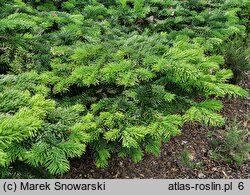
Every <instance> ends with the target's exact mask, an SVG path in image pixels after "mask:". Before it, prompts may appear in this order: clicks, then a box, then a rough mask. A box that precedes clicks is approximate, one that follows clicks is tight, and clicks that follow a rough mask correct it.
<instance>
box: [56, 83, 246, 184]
mask: <svg viewBox="0 0 250 195" xmlns="http://www.w3.org/2000/svg"><path fill="white" fill-rule="evenodd" d="M241 86H242V87H243V88H245V89H247V90H248V91H250V82H249V81H248V82H242V83H241ZM223 102H224V108H223V109H222V110H221V114H222V115H223V116H224V117H226V118H228V122H226V124H225V125H224V126H223V127H220V128H206V127H204V126H201V125H198V124H193V125H191V124H186V125H184V126H183V129H182V133H181V135H179V136H176V137H173V138H172V139H171V140H170V141H169V142H168V143H166V144H165V145H163V146H162V150H161V154H160V155H159V156H158V157H156V156H153V155H148V154H145V156H144V157H143V160H142V161H141V162H140V163H138V164H134V163H133V162H132V161H131V159H130V158H119V157H116V156H113V157H112V158H111V159H110V161H109V166H108V167H107V168H105V169H99V168H96V166H95V163H94V160H93V155H92V154H91V153H89V154H85V155H84V156H83V157H82V158H81V159H72V161H71V170H70V171H69V172H68V173H67V174H65V175H63V176H61V177H60V178H68V179H115V178H122V179H133V178H145V179H146V178H158V179H164V178H168V179H178V178H183V179H184V178H186V179H188V178H196V179H198V178H200V179H204V178H206V179H215V178H216V179H220V178H225V179H230V178H234V179H237V178H241V179H243V178H245V179H246V178H250V154H249V155H248V160H246V161H245V162H244V163H243V164H242V165H241V166H237V165H236V164H234V163H226V162H223V161H215V160H213V159H212V158H211V155H210V154H211V151H212V150H213V145H212V144H211V139H212V138H211V136H209V135H211V134H213V135H216V136H217V137H218V136H220V135H221V134H222V132H223V131H225V129H226V128H227V126H229V125H230V124H231V122H230V121H232V120H233V119H234V120H237V121H238V122H240V123H241V124H242V125H243V126H244V127H245V128H246V129H248V130H249V131H250V98H246V99H233V100H229V99H223ZM247 117H248V118H247ZM247 141H248V142H249V143H250V137H249V138H248V139H247ZM183 151H188V152H189V158H190V159H191V160H192V162H193V163H194V164H196V165H198V166H194V167H192V168H190V167H189V166H185V165H184V164H183V163H182V161H181V156H183Z"/></svg>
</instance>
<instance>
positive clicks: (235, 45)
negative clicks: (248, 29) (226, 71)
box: [224, 37, 250, 83]
mask: <svg viewBox="0 0 250 195" xmlns="http://www.w3.org/2000/svg"><path fill="white" fill-rule="evenodd" d="M224 55H225V65H226V67H227V68H230V69H231V70H232V71H233V73H234V77H233V82H234V83H239V82H240V81H241V80H243V79H244V78H246V73H247V71H250V38H249V37H246V38H236V39H234V40H233V41H230V42H229V43H228V44H227V45H226V49H225V54H224Z"/></svg>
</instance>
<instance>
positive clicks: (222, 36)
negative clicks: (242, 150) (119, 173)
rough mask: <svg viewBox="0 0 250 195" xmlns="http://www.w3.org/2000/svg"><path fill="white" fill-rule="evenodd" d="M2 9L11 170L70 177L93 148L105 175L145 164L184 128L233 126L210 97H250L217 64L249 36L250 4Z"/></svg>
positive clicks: (74, 2) (71, 0)
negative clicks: (121, 161) (116, 166)
mask: <svg viewBox="0 0 250 195" xmlns="http://www.w3.org/2000/svg"><path fill="white" fill-rule="evenodd" d="M0 3H1V6H0V34H1V36H0V40H1V45H0V74H1V75H0V165H1V166H5V167H7V166H9V165H10V164H11V163H13V162H15V161H17V160H18V161H22V162H24V163H27V164H29V165H31V166H33V167H41V166H42V167H45V168H46V169H47V170H48V171H49V172H50V173H51V174H62V173H64V172H66V171H68V170H69V169H70V165H69V159H70V158H72V157H80V156H81V155H83V154H84V152H85V149H86V146H88V147H87V148H89V149H91V150H92V151H94V153H95V154H94V156H95V162H96V165H97V166H98V167H105V166H107V165H108V159H109V157H110V156H111V155H113V154H117V155H119V156H131V158H132V160H133V161H134V162H135V163H137V162H139V161H140V160H141V159H142V157H143V155H144V152H148V153H153V154H155V155H157V154H159V153H160V147H161V144H162V143H163V142H166V141H168V140H169V139H170V138H171V137H172V136H176V135H178V134H179V133H180V129H181V126H182V124H183V123H184V122H199V123H202V124H204V125H207V126H208V125H222V124H223V123H224V119H223V118H222V117H221V116H220V115H219V114H217V113H216V112H218V111H219V110H220V109H221V108H222V104H221V102H220V101H218V100H210V97H224V96H228V97H233V98H235V97H246V96H247V95H248V93H247V92H246V91H245V90H243V89H242V88H240V87H238V86H236V85H232V84H228V83H227V82H228V81H229V80H230V79H231V78H232V76H233V73H232V71H231V70H228V69H222V68H221V65H222V64H224V58H223V56H220V55H218V52H217V50H219V48H221V47H222V46H224V44H225V42H226V40H228V39H229V38H230V37H231V36H234V35H235V34H239V35H242V34H244V33H245V29H246V27H245V26H244V24H245V23H244V22H243V21H242V20H241V18H240V17H238V15H237V14H238V13H241V12H242V10H244V12H246V10H247V9H246V7H247V5H248V4H247V3H248V2H247V1H244V0H239V1H220V2H215V1H209V3H208V2H207V1H203V0H200V1H175V0H170V1H165V0H138V1H134V0H105V1H97V0H93V1H80V0H68V1H60V0H55V1H24V0H23V1H22V0H14V1H1V2H0ZM242 17H243V18H244V17H245V16H242ZM197 97H201V98H202V99H203V100H202V101H201V100H200V101H197Z"/></svg>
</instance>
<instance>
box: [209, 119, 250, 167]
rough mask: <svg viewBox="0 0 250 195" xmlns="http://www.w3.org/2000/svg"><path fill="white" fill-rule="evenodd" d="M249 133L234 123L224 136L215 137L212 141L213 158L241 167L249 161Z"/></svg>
mask: <svg viewBox="0 0 250 195" xmlns="http://www.w3.org/2000/svg"><path fill="white" fill-rule="evenodd" d="M248 136H249V131H248V130H247V129H245V128H244V127H242V126H241V125H240V124H237V123H235V122H234V123H233V125H232V127H229V128H228V129H226V131H225V132H224V134H223V135H222V136H221V137H222V138H221V137H219V136H215V137H216V138H214V139H213V140H212V144H213V150H212V152H211V157H212V158H213V159H214V160H219V161H220V160H221V161H225V162H227V163H231V164H232V163H236V164H237V165H241V164H242V163H243V162H244V161H245V160H247V158H248V155H249V152H250V144H249V143H248V142H247V137H248Z"/></svg>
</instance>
